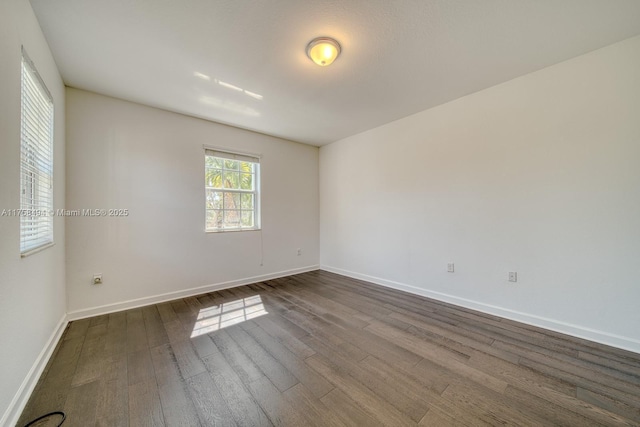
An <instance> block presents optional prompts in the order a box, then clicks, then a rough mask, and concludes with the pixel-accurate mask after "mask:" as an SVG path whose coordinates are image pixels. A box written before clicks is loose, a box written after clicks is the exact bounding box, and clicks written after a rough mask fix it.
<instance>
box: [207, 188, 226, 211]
mask: <svg viewBox="0 0 640 427" xmlns="http://www.w3.org/2000/svg"><path fill="white" fill-rule="evenodd" d="M223 194H224V193H222V192H220V191H213V190H207V209H222V196H223Z"/></svg>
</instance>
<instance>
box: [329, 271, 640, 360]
mask: <svg viewBox="0 0 640 427" xmlns="http://www.w3.org/2000/svg"><path fill="white" fill-rule="evenodd" d="M320 269H321V270H325V271H329V272H331V273H336V274H340V275H343V276H347V277H352V278H354V279H359V280H364V281H367V282H371V283H374V284H376V285H381V286H384V287H387V288H392V289H398V290H401V291H405V292H409V293H411V294H415V295H420V296H424V297H427V298H432V299H435V300H438V301H443V302H447V303H450V304H454V305H457V306H461V307H465V308H470V309H472V310H477V311H480V312H483V313H486V314H492V315H494V316H500V317H504V318H506V319H510V320H515V321H517V322H521V323H526V324H527V325H531V326H538V327H540V328H544V329H549V330H551V331H555V332H560V333H562V334H567V335H571V336H574V337H576V338H582V339H586V340H589V341H594V342H597V343H600V344H605V345H610V346H612V347H616V348H620V349H622V350H628V351H632V352H634V353H640V341H639V340H636V339H633V338H629V337H625V336H621V335H616V334H612V333H608V332H604V331H599V330H596V329H591V328H587V327H583V326H580V325H573V324H571V323H566V322H562V321H559V320H554V319H549V318H546V317H541V316H536V315H535V314H529V313H523V312H520V311H515V310H510V309H508V308H504V307H498V306H495V305H491V304H485V303H482V302H478V301H473V300H470V299H466V298H461V297H457V296H454V295H448V294H444V293H441V292H435V291H430V290H428V289H423V288H419V287H417V286H412V285H407V284H404V283H400V282H394V281H392V280H386V279H382V278H379V277H374V276H369V275H367V274H361V273H356V272H353V271H349V270H343V269H341V268H336V267H331V266H328V265H321V266H320Z"/></svg>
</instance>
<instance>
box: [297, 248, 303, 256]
mask: <svg viewBox="0 0 640 427" xmlns="http://www.w3.org/2000/svg"><path fill="white" fill-rule="evenodd" d="M300 255H302V249H300V248H298V256H300Z"/></svg>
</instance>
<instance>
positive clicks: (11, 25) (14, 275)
mask: <svg viewBox="0 0 640 427" xmlns="http://www.w3.org/2000/svg"><path fill="white" fill-rule="evenodd" d="M21 45H24V47H25V49H26V51H27V53H28V55H29V57H30V58H31V59H32V60H33V62H34V64H35V66H36V68H37V69H38V72H39V73H40V75H41V76H42V78H43V80H44V82H45V84H46V85H47V88H48V89H49V91H50V92H51V95H52V96H53V99H54V114H55V135H54V187H53V192H54V206H55V207H56V208H61V207H63V206H64V199H65V194H64V192H65V188H64V182H65V179H64V173H65V171H64V161H65V159H64V149H65V147H64V135H65V130H64V126H65V120H64V114H65V105H64V96H65V93H64V86H63V84H62V80H61V78H60V75H59V74H58V70H57V68H56V64H55V62H54V61H53V58H52V56H51V53H50V51H49V47H48V45H47V42H46V41H45V39H44V36H43V35H42V32H41V31H40V26H39V25H38V22H37V21H36V18H35V16H34V14H33V11H32V10H31V6H30V5H29V2H28V1H24V0H3V1H2V2H0V212H1V211H2V210H3V209H18V208H20V67H21V65H20V63H21V53H20V52H21V51H20V46H21ZM19 229H20V219H19V218H18V217H6V216H5V217H3V216H0V340H1V342H2V345H0V417H1V418H0V425H4V423H5V422H7V423H8V422H12V421H13V420H15V417H16V416H17V415H19V412H20V410H21V409H22V407H21V405H23V404H24V403H26V402H25V401H24V399H25V398H26V397H28V394H29V393H30V391H31V388H32V387H33V386H34V385H35V381H37V379H38V375H39V373H40V370H41V369H42V368H43V366H42V363H43V362H46V356H47V351H48V350H50V349H51V348H50V345H51V344H55V339H54V338H55V335H56V332H59V331H60V330H61V329H60V328H61V327H62V326H64V324H63V323H62V322H63V318H64V315H65V310H66V307H65V286H64V281H65V275H64V247H65V230H64V219H63V218H56V219H55V220H54V239H55V246H53V247H51V248H47V249H45V250H44V251H41V252H38V253H36V254H33V255H30V256H28V257H26V258H20V231H19Z"/></svg>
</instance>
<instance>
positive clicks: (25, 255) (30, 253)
mask: <svg viewBox="0 0 640 427" xmlns="http://www.w3.org/2000/svg"><path fill="white" fill-rule="evenodd" d="M52 246H55V243H54V242H51V243H45V244H44V245H42V246H38V247H37V248H33V249H29V250H28V251H24V252H21V253H20V258H26V257H28V256H29V255H33V254H37V253H38V252H41V251H44V250H45V249H47V248H50V247H52Z"/></svg>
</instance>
